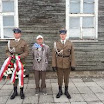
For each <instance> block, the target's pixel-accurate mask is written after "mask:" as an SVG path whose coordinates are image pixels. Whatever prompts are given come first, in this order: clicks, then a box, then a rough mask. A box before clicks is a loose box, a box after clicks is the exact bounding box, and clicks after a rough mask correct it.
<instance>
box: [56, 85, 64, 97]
mask: <svg viewBox="0 0 104 104" xmlns="http://www.w3.org/2000/svg"><path fill="white" fill-rule="evenodd" d="M62 94H63V92H62V87H61V86H59V92H58V94H57V95H56V98H60V97H61V95H62Z"/></svg>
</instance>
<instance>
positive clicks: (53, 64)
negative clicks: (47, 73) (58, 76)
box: [52, 49, 57, 67]
mask: <svg viewBox="0 0 104 104" xmlns="http://www.w3.org/2000/svg"><path fill="white" fill-rule="evenodd" d="M56 63H57V62H56V52H55V49H53V51H52V67H57V64H56Z"/></svg>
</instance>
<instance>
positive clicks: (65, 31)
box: [59, 30, 67, 35]
mask: <svg viewBox="0 0 104 104" xmlns="http://www.w3.org/2000/svg"><path fill="white" fill-rule="evenodd" d="M59 33H60V34H63V35H64V34H66V33H67V30H60V31H59Z"/></svg>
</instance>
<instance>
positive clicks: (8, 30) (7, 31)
mask: <svg viewBox="0 0 104 104" xmlns="http://www.w3.org/2000/svg"><path fill="white" fill-rule="evenodd" d="M12 30H13V29H12V28H4V38H13V31H12Z"/></svg>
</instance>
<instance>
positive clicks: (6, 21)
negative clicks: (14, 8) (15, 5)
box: [3, 16, 14, 26]
mask: <svg viewBox="0 0 104 104" xmlns="http://www.w3.org/2000/svg"><path fill="white" fill-rule="evenodd" d="M3 26H14V16H3Z"/></svg>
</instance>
